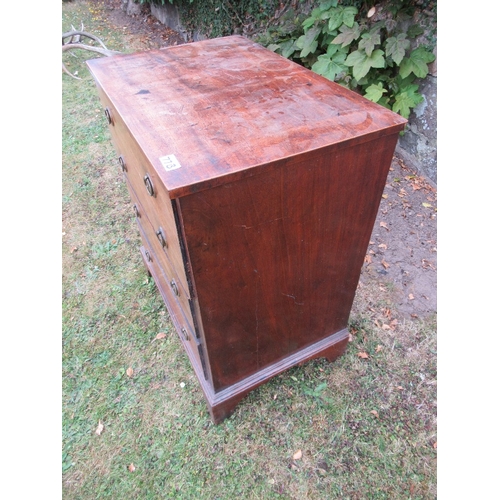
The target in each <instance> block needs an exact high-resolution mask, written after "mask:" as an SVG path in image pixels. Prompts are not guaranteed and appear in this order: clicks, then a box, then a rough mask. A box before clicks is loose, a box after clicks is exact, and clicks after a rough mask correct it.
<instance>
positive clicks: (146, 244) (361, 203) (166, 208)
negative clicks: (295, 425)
mask: <svg viewBox="0 0 500 500" xmlns="http://www.w3.org/2000/svg"><path fill="white" fill-rule="evenodd" d="M88 66H89V68H90V71H91V73H92V75H93V77H94V79H95V81H96V84H97V88H98V91H99V95H100V99H101V101H102V104H103V106H104V108H105V113H106V116H107V118H108V122H109V129H110V131H111V136H112V139H113V143H114V146H115V148H116V150H117V153H118V161H119V164H120V165H121V168H122V169H123V172H124V176H125V178H126V181H127V186H128V189H129V192H130V197H131V199H132V202H131V207H133V210H134V211H135V214H136V217H137V224H138V227H139V231H140V234H141V237H142V242H143V246H142V247H141V249H140V251H141V253H142V256H143V259H144V262H145V264H146V266H147V268H148V270H149V272H150V274H151V275H152V276H153V278H154V280H155V282H156V284H157V286H158V289H159V291H160V293H161V295H162V297H163V299H164V301H165V304H166V306H167V308H168V311H169V313H170V317H171V319H172V322H173V324H174V325H175V328H176V330H177V332H178V334H179V337H180V339H181V341H182V343H183V345H184V347H185V350H186V352H187V355H188V356H189V359H190V361H191V364H192V366H193V368H194V371H195V372H196V375H197V378H198V380H199V382H200V385H201V388H202V390H203V393H204V395H205V399H206V401H207V404H208V408H209V411H210V415H211V417H212V419H213V421H214V422H216V423H217V422H220V421H221V420H222V419H224V418H225V417H226V416H228V415H229V414H230V413H231V412H232V411H233V410H234V407H235V406H236V404H238V402H239V401H240V400H241V399H242V398H243V397H244V396H245V395H246V394H247V393H248V392H249V391H251V390H252V389H254V388H255V387H257V386H259V385H260V384H262V383H264V382H265V381H267V380H269V379H270V378H271V377H273V376H275V375H276V374H278V373H281V372H283V371H284V370H286V369H288V368H290V367H292V366H294V365H296V364H298V363H301V362H304V361H307V360H309V359H313V358H316V357H326V358H327V359H329V360H334V359H335V358H336V357H337V356H339V355H340V354H341V353H342V352H343V351H344V349H345V346H346V344H347V340H348V332H347V322H348V318H349V313H350V309H351V306H352V302H353V299H354V295H355V291H356V287H357V283H358V279H359V275H360V270H361V266H362V264H363V260H364V256H365V253H366V250H367V247H368V244H369V238H370V235H371V231H372V229H373V225H374V221H375V217H376V215H377V211H378V206H379V202H380V199H381V195H382V192H383V188H384V185H385V181H386V177H387V173H388V169H389V167H390V163H391V160H392V156H393V153H394V148H395V146H396V142H397V139H398V134H399V132H400V131H401V130H402V129H403V127H404V125H405V123H406V120H404V119H403V118H401V117H400V116H399V115H397V114H395V113H393V112H391V111H389V110H387V109H385V108H383V107H381V106H378V105H376V104H374V103H372V102H370V101H368V100H366V99H364V98H362V97H360V96H359V95H357V94H355V93H354V92H351V91H349V90H347V89H345V88H343V87H341V86H339V85H337V84H335V83H332V82H330V81H328V80H326V79H324V78H323V77H321V76H318V75H316V74H315V73H313V72H311V71H309V70H307V69H305V68H303V67H301V66H299V65H297V64H295V63H293V62H291V61H289V60H287V59H284V58H282V57H281V56H279V55H277V54H275V53H273V52H271V51H269V50H267V49H265V48H263V47H261V46H260V45H258V44H256V43H253V42H251V41H249V40H247V39H245V38H243V37H239V36H230V37H224V38H218V39H212V40H206V41H202V42H196V43H191V44H185V45H180V46H174V47H169V48H166V49H161V50H152V51H148V52H143V53H135V54H124V55H118V56H113V57H108V58H101V59H95V60H91V61H88ZM165 362H166V363H167V362H168V360H165Z"/></svg>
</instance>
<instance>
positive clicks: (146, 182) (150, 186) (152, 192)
mask: <svg viewBox="0 0 500 500" xmlns="http://www.w3.org/2000/svg"><path fill="white" fill-rule="evenodd" d="M144 185H145V186H146V190H147V192H148V193H149V196H154V195H155V190H154V187H153V181H152V180H151V177H149V174H146V175H145V176H144Z"/></svg>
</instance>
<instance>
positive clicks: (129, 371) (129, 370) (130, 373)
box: [127, 366, 134, 377]
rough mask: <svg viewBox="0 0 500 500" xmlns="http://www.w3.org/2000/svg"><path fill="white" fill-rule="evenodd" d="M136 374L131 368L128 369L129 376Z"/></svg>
mask: <svg viewBox="0 0 500 500" xmlns="http://www.w3.org/2000/svg"><path fill="white" fill-rule="evenodd" d="M133 374H134V370H133V369H132V367H131V366H129V367H128V368H127V376H129V377H131V376H132V375H133Z"/></svg>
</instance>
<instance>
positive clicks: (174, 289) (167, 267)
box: [137, 205, 196, 332]
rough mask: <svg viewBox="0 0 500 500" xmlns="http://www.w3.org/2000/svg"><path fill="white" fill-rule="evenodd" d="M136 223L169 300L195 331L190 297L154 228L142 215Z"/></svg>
mask: <svg viewBox="0 0 500 500" xmlns="http://www.w3.org/2000/svg"><path fill="white" fill-rule="evenodd" d="M139 211H141V206H140V205H139ZM137 225H138V226H139V231H140V233H141V237H142V239H143V241H144V242H147V243H148V246H149V248H150V249H151V250H152V251H153V252H154V254H155V256H156V259H157V262H158V265H159V267H160V268H161V269H162V271H163V273H164V274H165V276H166V278H167V279H168V282H167V289H168V293H167V295H169V297H170V301H175V302H177V303H178V305H179V307H180V308H181V309H182V311H183V314H184V316H185V318H186V321H187V322H188V323H189V326H190V328H191V330H192V331H193V332H195V331H196V330H195V326H194V321H193V315H192V313H191V304H190V298H189V296H188V295H187V293H186V291H185V290H184V288H183V287H182V286H181V285H180V283H179V280H178V278H177V274H176V273H175V272H174V270H173V267H172V264H171V263H170V262H169V260H168V258H167V257H166V256H165V254H164V252H163V247H162V246H161V243H160V242H159V240H158V239H157V236H156V233H155V230H154V229H153V227H152V226H151V224H150V223H149V221H148V220H147V219H145V218H144V217H139V218H138V219H137Z"/></svg>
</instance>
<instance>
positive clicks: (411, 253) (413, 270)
mask: <svg viewBox="0 0 500 500" xmlns="http://www.w3.org/2000/svg"><path fill="white" fill-rule="evenodd" d="M103 1H104V5H105V9H106V13H107V15H108V18H109V21H110V23H111V24H113V25H115V26H116V27H117V28H120V29H123V27H126V30H127V33H128V34H129V35H132V36H134V37H137V39H138V40H139V41H140V46H141V47H144V50H147V49H157V48H162V47H168V46H171V45H178V44H182V43H185V42H184V38H183V37H182V35H180V34H179V33H177V32H175V31H173V30H171V29H169V28H167V27H166V26H164V25H162V24H161V23H160V22H159V21H158V20H157V19H156V18H154V17H153V16H152V15H151V11H150V8H149V6H148V5H147V4H146V5H143V6H142V9H141V14H140V15H137V16H129V15H127V14H126V13H125V12H124V11H123V10H122V9H121V7H120V5H121V1H120V0H103ZM436 207H437V192H436V188H435V187H434V186H433V184H432V183H431V182H430V181H429V180H428V179H426V178H425V177H422V176H419V175H418V174H417V173H416V172H415V171H413V170H411V169H410V168H409V167H408V166H406V165H405V164H404V163H403V162H402V161H401V160H400V159H398V158H397V157H395V158H394V161H393V162H392V167H391V170H390V172H389V176H388V179H387V183H386V187H385V190H384V195H383V198H382V201H381V204H380V209H379V212H378V216H377V220H376V222H375V227H374V230H373V234H372V237H371V242H370V245H369V248H368V253H367V255H366V258H365V263H364V265H363V268H362V273H361V278H360V290H359V293H362V289H363V287H367V288H369V287H370V288H371V287H373V285H379V286H381V287H384V288H385V289H387V287H391V288H392V290H391V294H392V296H393V301H394V302H395V304H394V305H395V307H397V309H398V313H399V315H400V316H402V317H408V318H410V317H413V318H424V317H426V316H428V315H430V314H433V313H435V312H437V210H436Z"/></svg>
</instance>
